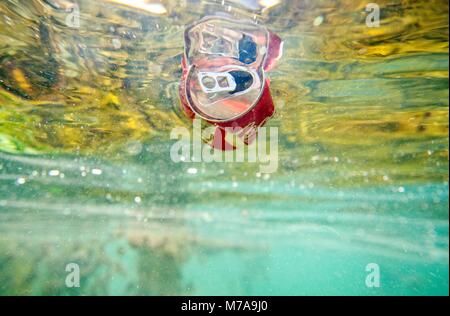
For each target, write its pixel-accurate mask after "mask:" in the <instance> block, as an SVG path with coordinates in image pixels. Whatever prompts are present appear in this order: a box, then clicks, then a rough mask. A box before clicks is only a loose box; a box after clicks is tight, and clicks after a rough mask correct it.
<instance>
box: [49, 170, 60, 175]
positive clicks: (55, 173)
mask: <svg viewBox="0 0 450 316" xmlns="http://www.w3.org/2000/svg"><path fill="white" fill-rule="evenodd" d="M48 175H49V176H50V177H57V176H59V170H50V171H49V172H48Z"/></svg>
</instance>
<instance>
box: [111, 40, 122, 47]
mask: <svg viewBox="0 0 450 316" xmlns="http://www.w3.org/2000/svg"><path fill="white" fill-rule="evenodd" d="M112 45H113V47H114V49H120V48H121V47H122V43H121V42H120V40H119V39H118V38H113V40H112Z"/></svg>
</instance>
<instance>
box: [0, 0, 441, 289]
mask: <svg viewBox="0 0 450 316" xmlns="http://www.w3.org/2000/svg"><path fill="white" fill-rule="evenodd" d="M118 2H121V3H118ZM155 2H157V1H155ZM70 3H72V2H71V1H69V0H58V1H57V0H49V1H37V0H36V1H25V0H23V1H19V0H14V1H13V0H11V1H7V0H3V1H1V2H0V294H1V295H8V294H20V295H43V294H51V295H92V294H93V295H105V294H109V295H114V294H125V295H173V294H181V295H184V294H187V295H207V294H223V295H283V294H285V295H298V294H305V295H333V294H346V295H448V292H449V290H448V289H449V285H448V280H449V273H448V270H449V216H448V206H449V199H448V196H449V194H448V193H449V188H448V175H449V166H448V147H449V146H448V128H449V127H448V106H449V102H448V96H449V85H448V64H449V62H448V61H449V59H448V2H447V1H378V2H377V3H378V4H379V5H380V8H381V25H380V27H378V28H368V27H367V26H366V24H365V19H366V13H365V6H366V2H363V1H354V0H352V1H350V0H348V1H347V0H345V1H344V0H340V1H331V0H328V1H325V0H322V1H256V0H247V1H240V2H238V1H224V2H223V3H222V1H181V2H179V1H162V2H158V3H160V5H159V6H152V7H147V9H145V8H143V7H138V6H136V5H134V6H133V5H127V4H124V3H131V2H130V1H112V0H108V1H107V0H103V1H95V2H94V1H78V4H79V11H80V25H79V27H73V25H72V26H70V25H67V23H66V18H67V15H68V13H67V12H65V11H64V9H63V8H65V7H67V6H69V5H70ZM58 8H59V9H58ZM163 9H164V10H163ZM218 12H222V13H226V14H230V15H232V16H235V17H239V18H248V19H252V20H254V21H256V22H257V23H260V24H264V25H265V26H267V27H269V28H270V29H272V30H273V31H275V32H276V33H277V34H279V35H280V36H281V37H282V38H283V40H284V42H285V44H284V54H283V57H282V59H281V60H280V61H279V63H278V64H277V67H276V69H275V70H273V71H271V72H270V74H269V77H270V79H271V92H272V96H273V99H274V102H275V106H276V109H277V112H276V115H275V117H274V118H273V119H271V120H270V121H269V122H268V126H271V127H278V129H279V132H278V134H279V168H278V170H277V172H275V173H272V174H268V175H264V174H260V173H259V172H258V171H259V166H258V165H257V164H253V163H174V162H172V161H171V159H170V153H169V152H170V146H171V145H172V144H173V142H174V141H173V140H170V137H169V136H170V131H171V130H172V128H174V127H179V126H184V127H187V128H191V123H190V121H189V120H188V119H187V118H185V117H184V116H183V114H182V112H181V111H180V108H179V106H180V105H179V99H178V91H177V87H178V81H179V79H180V76H181V68H180V62H181V54H182V51H183V38H182V35H183V28H184V26H185V25H186V24H188V23H191V22H193V21H196V20H198V19H200V18H201V17H203V16H205V15H211V14H215V13H218ZM69 263H76V264H78V265H79V267H80V273H81V277H80V287H78V288H70V287H67V286H66V284H65V279H66V276H67V274H68V272H66V271H65V268H66V265H67V264H69ZM370 263H375V264H377V265H378V266H379V269H380V287H368V286H367V285H366V277H367V275H368V274H369V272H367V271H366V266H367V265H368V264H370Z"/></svg>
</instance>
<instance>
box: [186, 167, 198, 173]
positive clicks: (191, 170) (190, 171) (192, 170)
mask: <svg viewBox="0 0 450 316" xmlns="http://www.w3.org/2000/svg"><path fill="white" fill-rule="evenodd" d="M197 171H198V170H197V168H189V169H188V170H187V173H189V174H196V173H197Z"/></svg>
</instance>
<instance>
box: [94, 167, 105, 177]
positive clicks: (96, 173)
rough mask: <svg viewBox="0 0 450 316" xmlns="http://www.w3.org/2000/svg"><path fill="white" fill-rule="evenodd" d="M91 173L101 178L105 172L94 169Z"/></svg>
mask: <svg viewBox="0 0 450 316" xmlns="http://www.w3.org/2000/svg"><path fill="white" fill-rule="evenodd" d="M91 173H92V174H93V175H96V176H99V175H101V174H102V173H103V171H102V169H97V168H94V169H92V170H91Z"/></svg>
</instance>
